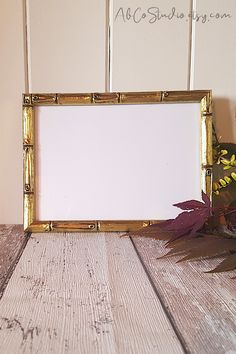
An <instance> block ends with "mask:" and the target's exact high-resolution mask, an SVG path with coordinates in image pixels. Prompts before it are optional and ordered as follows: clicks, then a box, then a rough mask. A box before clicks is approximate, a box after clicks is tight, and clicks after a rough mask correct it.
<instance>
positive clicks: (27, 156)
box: [23, 90, 212, 232]
mask: <svg viewBox="0 0 236 354" xmlns="http://www.w3.org/2000/svg"><path fill="white" fill-rule="evenodd" d="M168 102H169V103H170V102H172V103H185V102H186V103H187V102H196V103H200V106H201V114H200V117H199V119H200V121H201V167H200V168H201V181H200V182H199V183H201V188H202V190H203V191H204V192H206V193H207V194H208V196H209V197H211V193H212V96H211V91H207V90H201V91H200V90H198V91H155V92H121V93H118V92H114V93H79V94H56V93H52V94H25V95H24V96H23V147H24V229H25V231H28V232H52V231H54V232H73V231H77V232H82V231H85V232H89V231H91V232H95V231H103V232H106V231H122V232H127V231H134V230H137V229H140V228H142V227H145V226H148V225H152V224H154V223H157V222H158V221H157V220H138V221H132V220H126V221H121V220H118V221H117V220H116V221H115V220H111V221H100V220H99V221H96V220H95V221H94V220H76V221H68V220H66V221H39V220H36V217H35V205H36V201H35V196H34V185H35V178H36V176H35V167H34V160H35V151H34V131H35V127H34V119H35V118H34V109H35V107H36V106H38V105H42V106H43V105H100V104H148V103H156V104H165V103H168Z"/></svg>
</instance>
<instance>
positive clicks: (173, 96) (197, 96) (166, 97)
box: [161, 90, 210, 103]
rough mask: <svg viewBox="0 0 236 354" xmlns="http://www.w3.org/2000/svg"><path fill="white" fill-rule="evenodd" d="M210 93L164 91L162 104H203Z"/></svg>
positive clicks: (202, 91)
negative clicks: (203, 100)
mask: <svg viewBox="0 0 236 354" xmlns="http://www.w3.org/2000/svg"><path fill="white" fill-rule="evenodd" d="M209 92H210V91H207V90H195V91H162V92H161V97H162V99H161V100H162V102H173V103H178V102H179V103H181V102H201V101H202V99H205V98H206V97H208V95H209Z"/></svg>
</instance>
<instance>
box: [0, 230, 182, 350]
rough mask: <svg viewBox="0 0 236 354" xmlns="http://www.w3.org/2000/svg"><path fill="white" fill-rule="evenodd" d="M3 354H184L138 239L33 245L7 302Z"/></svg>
mask: <svg viewBox="0 0 236 354" xmlns="http://www.w3.org/2000/svg"><path fill="white" fill-rule="evenodd" d="M0 328H1V330H0V352H1V353H58V354H59V353H70V354H71V353H72V354H73V353H83V354H84V353H89V354H92V353H109V354H111V353H122V354H123V353H134V354H137V353H162V354H165V353H166V354H169V353H183V352H184V351H183V349H182V346H181V344H180V341H179V339H178V338H177V335H176V333H175V332H174V330H173V328H172V326H171V324H170V322H169V320H168V318H167V316H166V314H165V312H164V310H163V308H162V305H161V303H160V301H159V300H158V298H157V296H156V294H155V291H154V289H153V287H152V286H151V284H150V282H149V280H148V277H147V275H146V273H145V271H144V269H143V267H142V265H141V263H140V260H139V259H138V256H137V254H136V252H135V250H134V248H133V245H132V243H131V241H130V239H128V238H127V239H125V238H119V237H118V236H116V235H114V234H112V235H111V234H103V233H100V234H92V235H91V234H77V233H74V234H37V235H34V236H33V237H31V238H30V240H29V242H28V244H27V247H26V248H25V250H24V253H23V255H22V257H21V259H20V261H19V263H18V264H17V267H16V269H15V271H14V274H13V276H12V277H11V279H10V282H9V283H8V286H7V288H6V290H5V292H4V296H3V298H2V300H1V302H0Z"/></svg>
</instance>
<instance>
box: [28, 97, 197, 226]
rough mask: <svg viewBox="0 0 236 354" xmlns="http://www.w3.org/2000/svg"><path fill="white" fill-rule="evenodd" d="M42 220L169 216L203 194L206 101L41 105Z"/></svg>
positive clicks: (38, 208) (38, 134) (39, 192)
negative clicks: (202, 106) (202, 142)
mask: <svg viewBox="0 0 236 354" xmlns="http://www.w3.org/2000/svg"><path fill="white" fill-rule="evenodd" d="M35 121H36V123H35V124H36V181H37V182H36V218H37V220H144V219H147V220H153V219H154V220H156V219H158V220H161V219H168V218H172V217H175V216H176V215H177V214H178V213H179V210H178V209H177V208H175V207H173V206H172V204H173V203H176V202H179V201H183V200H187V199H193V198H194V199H198V200H201V183H200V180H201V166H200V165H201V161H200V160H201V156H200V129H201V125H200V103H199V104H198V103H179V104H145V105H91V106H39V107H37V108H36V119H35Z"/></svg>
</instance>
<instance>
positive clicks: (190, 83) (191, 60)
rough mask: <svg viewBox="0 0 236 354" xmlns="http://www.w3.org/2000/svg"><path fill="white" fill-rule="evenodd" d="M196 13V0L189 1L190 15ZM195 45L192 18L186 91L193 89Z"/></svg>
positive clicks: (192, 18) (193, 21) (192, 20)
mask: <svg viewBox="0 0 236 354" xmlns="http://www.w3.org/2000/svg"><path fill="white" fill-rule="evenodd" d="M196 11H197V0H191V12H192V14H193V13H194V14H195V13H196ZM195 44H196V21H195V20H194V16H192V17H191V22H190V48H189V76H188V89H189V90H193V89H194V74H195V55H196V50H195Z"/></svg>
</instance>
